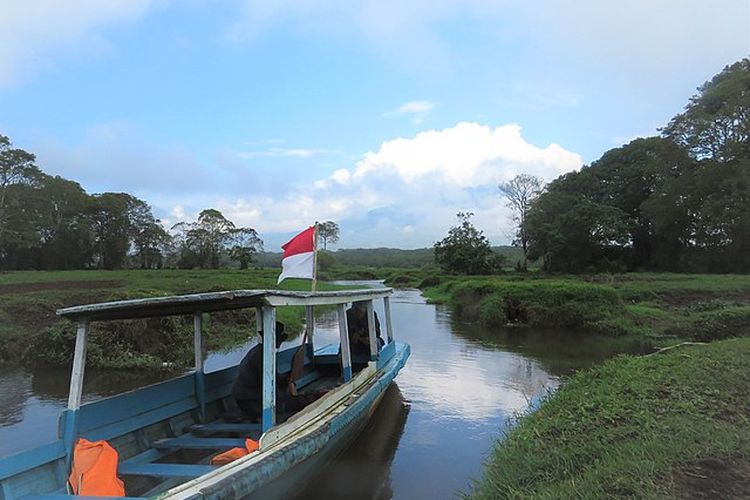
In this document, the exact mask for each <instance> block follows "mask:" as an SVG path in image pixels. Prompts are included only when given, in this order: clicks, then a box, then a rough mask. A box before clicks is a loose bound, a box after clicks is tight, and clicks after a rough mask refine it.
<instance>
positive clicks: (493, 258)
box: [434, 212, 502, 274]
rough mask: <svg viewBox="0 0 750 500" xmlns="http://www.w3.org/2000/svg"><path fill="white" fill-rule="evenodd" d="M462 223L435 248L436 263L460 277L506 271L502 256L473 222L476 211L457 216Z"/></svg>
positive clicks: (450, 231) (449, 232)
mask: <svg viewBox="0 0 750 500" xmlns="http://www.w3.org/2000/svg"><path fill="white" fill-rule="evenodd" d="M456 216H457V217H458V221H459V224H458V225H457V226H453V227H451V228H450V229H449V230H448V236H446V237H445V238H443V239H442V240H440V241H438V242H437V243H435V245H434V252H435V262H436V263H437V264H438V265H439V266H440V267H442V268H443V269H444V270H446V271H448V272H450V273H456V274H488V273H492V272H494V271H497V270H499V269H501V268H502V256H500V255H498V254H496V253H495V252H493V251H492V248H491V247H490V242H489V240H488V239H487V238H486V237H485V236H484V233H483V232H482V231H480V230H479V229H477V228H476V227H475V226H474V224H472V223H471V218H472V217H473V216H474V214H473V213H472V212H459V213H458V214H456Z"/></svg>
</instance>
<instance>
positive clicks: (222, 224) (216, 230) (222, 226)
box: [187, 208, 235, 269]
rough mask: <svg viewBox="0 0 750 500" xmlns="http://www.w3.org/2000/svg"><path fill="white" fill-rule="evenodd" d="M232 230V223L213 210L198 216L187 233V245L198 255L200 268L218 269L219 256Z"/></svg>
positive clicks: (206, 210)
mask: <svg viewBox="0 0 750 500" xmlns="http://www.w3.org/2000/svg"><path fill="white" fill-rule="evenodd" d="M234 229H235V226H234V222H232V221H230V220H229V219H227V218H226V217H224V214H222V213H221V212H220V211H218V210H216V209H215V208H207V209H205V210H203V211H202V212H201V213H200V214H198V220H197V221H196V222H195V223H193V224H191V226H190V229H189V230H188V232H187V243H188V245H189V246H190V247H191V248H192V249H193V250H194V252H195V253H196V254H197V255H198V265H199V266H200V267H202V268H209V269H218V267H219V256H220V255H221V251H222V250H223V248H224V245H225V244H226V243H227V242H228V240H229V237H230V235H231V234H232V231H234Z"/></svg>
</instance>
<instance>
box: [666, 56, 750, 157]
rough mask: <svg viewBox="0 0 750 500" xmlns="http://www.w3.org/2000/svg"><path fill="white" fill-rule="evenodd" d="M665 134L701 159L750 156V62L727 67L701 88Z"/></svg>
mask: <svg viewBox="0 0 750 500" xmlns="http://www.w3.org/2000/svg"><path fill="white" fill-rule="evenodd" d="M698 91H699V93H698V94H697V95H695V96H693V97H692V98H691V99H690V102H689V103H688V105H687V106H685V112H683V113H680V114H679V115H677V116H675V117H674V118H672V120H671V121H670V122H669V125H667V126H666V127H665V129H664V134H665V135H666V136H667V137H669V138H671V139H672V140H674V141H675V142H676V143H678V144H680V145H681V146H683V147H684V148H685V149H687V150H688V151H690V153H691V154H692V155H693V156H694V157H695V158H698V159H704V158H708V159H711V160H716V161H721V162H726V161H730V160H734V159H738V158H748V157H749V156H750V59H742V60H741V61H738V62H736V63H734V64H732V65H731V66H727V67H725V68H724V70H723V71H722V72H721V73H719V74H718V75H716V76H714V77H713V78H712V79H711V81H709V82H706V83H704V84H703V85H702V86H701V87H699V88H698Z"/></svg>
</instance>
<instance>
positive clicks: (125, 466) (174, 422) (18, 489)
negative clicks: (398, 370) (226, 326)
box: [0, 307, 396, 500]
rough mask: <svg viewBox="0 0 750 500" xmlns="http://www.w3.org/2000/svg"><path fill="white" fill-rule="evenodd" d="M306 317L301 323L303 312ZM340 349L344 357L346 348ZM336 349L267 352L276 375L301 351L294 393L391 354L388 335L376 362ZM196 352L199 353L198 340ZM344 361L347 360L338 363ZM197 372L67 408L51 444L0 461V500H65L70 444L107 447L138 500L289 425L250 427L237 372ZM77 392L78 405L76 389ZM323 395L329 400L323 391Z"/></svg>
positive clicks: (325, 385) (276, 420)
mask: <svg viewBox="0 0 750 500" xmlns="http://www.w3.org/2000/svg"><path fill="white" fill-rule="evenodd" d="M341 311H343V307H342V309H341ZM308 314H309V316H308V321H309V320H310V318H311V317H312V316H311V314H312V308H311V307H310V308H308ZM343 317H344V318H345V316H343ZM339 318H340V319H341V318H342V315H341V314H340V315H339ZM271 319H273V318H271ZM199 330H200V327H199V325H198V324H196V331H198V332H199ZM342 331H343V330H342ZM79 333H80V331H79ZM264 338H265V337H264ZM271 338H273V337H271ZM84 340H85V339H84ZM343 343H345V344H347V345H346V346H345V347H346V348H347V350H348V341H347V340H343ZM340 345H341V344H340V343H335V344H330V345H326V346H322V347H320V348H318V349H314V347H313V343H312V335H310V340H309V342H308V343H306V344H305V345H304V346H302V345H300V346H295V347H291V348H288V349H285V350H281V351H278V352H274V355H275V360H276V362H275V364H276V374H277V376H285V375H288V374H289V373H290V372H291V371H292V364H293V358H294V356H295V354H296V353H297V352H298V351H299V350H300V349H303V350H304V370H303V372H302V375H301V376H299V378H297V379H296V381H295V382H294V384H295V386H296V388H297V391H298V392H299V393H301V394H309V393H314V394H317V393H320V392H321V389H325V390H327V391H333V392H336V391H335V389H336V388H337V387H340V386H342V385H345V384H346V383H347V382H348V381H350V380H352V378H353V377H356V374H357V372H358V370H361V369H362V368H363V367H367V366H368V364H369V365H370V366H374V365H375V364H376V363H377V364H378V365H380V364H381V363H384V362H387V360H388V359H389V358H390V357H392V356H393V354H394V353H395V348H396V345H395V343H394V342H393V338H392V336H391V335H390V334H389V335H388V341H387V344H386V345H385V346H384V347H383V348H382V349H380V350H379V352H378V356H377V359H374V358H373V357H371V356H369V355H366V356H362V355H359V356H356V355H354V356H351V355H350V356H342V354H341V352H340ZM196 346H197V347H198V348H199V347H200V342H199V335H196ZM264 354H265V353H264ZM84 357H85V352H84ZM345 357H350V360H346V361H344V360H343V359H342V358H345ZM373 361H374V362H373ZM347 364H349V366H346V365H347ZM197 365H198V366H196V369H195V370H191V371H190V372H188V373H186V374H184V375H182V376H179V377H177V378H174V379H170V380H167V381H164V382H160V383H157V384H153V385H150V386H147V387H143V388H139V389H137V390H134V391H130V392H126V393H123V394H118V395H115V396H112V397H107V398H104V399H100V400H97V401H93V402H90V403H86V404H81V405H80V406H79V407H75V405H69V409H67V410H64V411H63V412H62V414H61V416H60V422H59V431H58V435H59V438H58V439H57V440H56V441H54V442H53V443H50V444H48V445H44V446H42V447H38V448H34V449H31V450H27V451H24V452H21V453H19V454H16V455H13V456H11V457H7V458H3V459H0V500H11V499H17V498H32V497H33V498H56V497H59V496H66V497H68V496H69V495H70V493H69V490H68V488H69V487H68V484H67V479H68V474H69V470H70V455H71V443H72V442H73V441H74V440H76V439H77V438H78V437H85V438H86V439H88V440H90V441H95V440H106V441H107V442H108V443H109V444H110V445H111V446H113V447H114V448H115V449H116V450H117V452H118V454H119V464H118V470H117V472H118V476H119V477H120V478H121V479H122V480H123V481H124V483H125V489H126V493H127V495H128V497H136V498H144V497H153V496H156V495H159V494H161V493H163V492H165V491H167V490H169V489H171V488H173V487H175V486H177V485H179V484H182V483H184V482H186V481H189V480H192V479H194V478H197V477H199V476H202V475H204V474H207V473H209V472H211V471H213V470H215V469H216V468H217V467H218V466H215V465H210V460H211V458H212V457H213V456H215V455H217V454H218V453H221V452H223V451H226V450H228V449H231V448H234V447H244V446H245V439H246V438H247V437H250V438H252V439H255V440H259V439H260V438H261V436H262V435H263V433H264V431H268V430H270V429H271V428H275V427H276V426H279V425H281V424H283V423H284V422H287V421H289V420H290V419H293V417H294V415H291V414H275V415H274V416H273V421H272V422H271V423H270V424H269V422H267V421H260V422H253V421H250V420H249V419H247V418H245V417H244V416H243V415H242V413H241V412H240V411H239V409H238V408H237V406H236V403H235V401H234V399H233V398H232V397H231V391H232V385H233V383H234V381H235V379H236V377H237V371H238V366H233V367H229V368H226V369H222V370H219V371H215V372H211V373H204V371H203V369H202V362H197ZM75 370H76V365H75V362H74V374H73V377H72V378H73V380H72V381H71V395H72V396H73V391H74V390H76V389H75V384H76V383H77V382H76V380H75V378H76V376H75ZM81 377H82V374H81ZM265 384H266V381H265V380H264V385H265ZM78 391H79V394H78V396H79V398H80V388H78ZM72 396H71V397H72ZM327 396H332V394H331V392H329V393H328V394H327ZM323 397H324V398H325V397H326V396H323ZM321 399H322V398H321ZM304 411H305V410H302V411H301V412H300V413H303V412H304ZM264 418H265V417H264Z"/></svg>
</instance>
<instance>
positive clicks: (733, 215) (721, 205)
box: [522, 59, 750, 272]
mask: <svg viewBox="0 0 750 500" xmlns="http://www.w3.org/2000/svg"><path fill="white" fill-rule="evenodd" d="M749 110H750V60H748V59H743V60H742V61H740V62H738V63H736V64H733V65H732V66H730V67H727V68H725V70H724V71H723V72H722V73H720V74H719V75H717V76H716V77H714V79H713V80H711V81H710V82H707V83H706V84H705V85H703V86H702V87H700V88H699V94H698V95H696V96H694V97H693V98H692V99H691V100H690V103H689V104H688V106H687V108H686V111H685V112H684V113H682V114H680V115H677V116H676V117H675V118H674V119H673V120H672V121H671V122H670V124H669V126H668V127H666V128H665V129H664V131H663V132H664V137H663V138H659V137H651V138H646V139H636V140H634V141H632V142H631V143H629V144H627V145H625V146H622V147H620V148H615V149H612V150H610V151H607V152H606V153H605V154H604V155H602V157H601V158H600V159H599V160H597V161H595V162H593V163H592V164H591V165H589V166H585V167H584V168H582V169H581V171H580V172H571V173H568V174H565V175H563V176H561V177H559V178H558V179H556V180H555V181H553V182H552V183H550V184H549V185H548V186H547V190H546V192H544V193H543V194H541V195H540V196H539V198H538V199H537V200H536V201H535V202H534V203H533V204H532V206H531V208H530V210H529V212H528V214H527V217H526V220H525V222H524V225H525V227H524V228H523V231H522V232H523V233H524V235H525V236H527V238H528V244H529V251H528V254H529V256H530V257H532V258H541V259H542V260H543V265H544V269H545V270H547V271H556V272H560V271H562V272H592V271H593V272H595V271H622V270H638V269H660V270H674V271H688V272H750V111H749Z"/></svg>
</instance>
